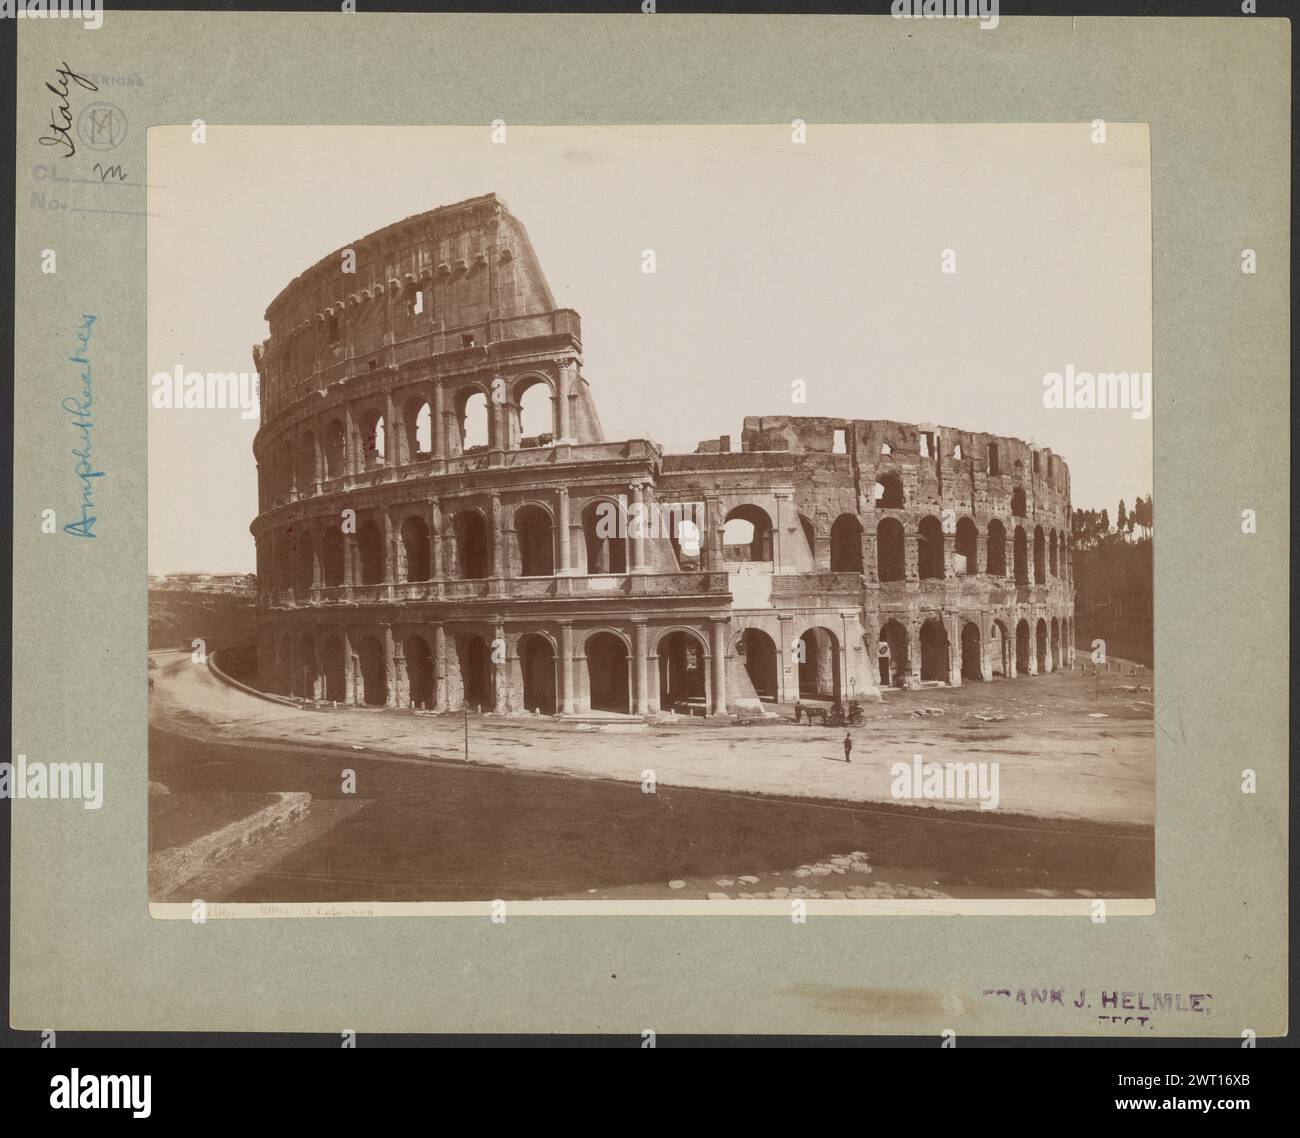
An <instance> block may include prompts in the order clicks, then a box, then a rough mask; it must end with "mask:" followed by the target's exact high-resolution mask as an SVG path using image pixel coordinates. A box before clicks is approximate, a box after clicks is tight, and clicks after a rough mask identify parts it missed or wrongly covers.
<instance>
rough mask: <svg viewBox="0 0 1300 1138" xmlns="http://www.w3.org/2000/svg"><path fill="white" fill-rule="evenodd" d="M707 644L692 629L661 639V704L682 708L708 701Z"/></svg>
mask: <svg viewBox="0 0 1300 1138" xmlns="http://www.w3.org/2000/svg"><path fill="white" fill-rule="evenodd" d="M704 660H705V657H704V645H703V644H702V643H701V641H700V640H699V639H698V638H697V637H695V636H692V635H691V634H690V633H689V632H674V633H671V634H669V635H668V636H665V637H664V638H663V639H662V640H661V641H659V706H660V707H662V708H666V709H674V708H681V709H684V707H683V705H688V704H691V703H695V704H699V705H701V706H702V705H703V703H704V668H705V663H704Z"/></svg>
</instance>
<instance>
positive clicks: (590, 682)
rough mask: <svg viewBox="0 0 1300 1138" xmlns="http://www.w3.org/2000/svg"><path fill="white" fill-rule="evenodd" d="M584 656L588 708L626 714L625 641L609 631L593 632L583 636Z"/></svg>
mask: <svg viewBox="0 0 1300 1138" xmlns="http://www.w3.org/2000/svg"><path fill="white" fill-rule="evenodd" d="M586 656H587V687H588V691H590V693H591V709H592V710H593V711H617V712H619V713H621V714H623V715H627V714H630V712H631V710H632V701H631V694H630V688H629V686H628V668H627V645H626V644H624V643H623V641H622V640H621V639H620V638H619V637H617V636H615V635H614V634H613V633H612V632H597V633H595V634H594V635H592V636H589V637H587V644H586Z"/></svg>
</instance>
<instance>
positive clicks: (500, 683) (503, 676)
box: [491, 618, 510, 715]
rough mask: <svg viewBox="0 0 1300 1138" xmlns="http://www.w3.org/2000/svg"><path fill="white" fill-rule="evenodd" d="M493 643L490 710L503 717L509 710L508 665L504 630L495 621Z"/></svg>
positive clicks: (503, 627)
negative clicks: (497, 657)
mask: <svg viewBox="0 0 1300 1138" xmlns="http://www.w3.org/2000/svg"><path fill="white" fill-rule="evenodd" d="M492 635H493V637H494V639H493V641H492V644H491V651H492V710H493V711H494V712H495V713H496V714H497V715H505V714H506V713H507V712H508V711H509V710H510V685H509V683H508V675H509V673H508V664H507V661H506V657H505V652H504V650H505V644H506V630H505V626H504V625H503V624H502V623H501V620H500V618H498V619H497V622H496V627H495V629H494V630H493V634H492ZM498 649H500V650H501V659H500V661H497V660H496V659H495V657H496V656H497V654H498Z"/></svg>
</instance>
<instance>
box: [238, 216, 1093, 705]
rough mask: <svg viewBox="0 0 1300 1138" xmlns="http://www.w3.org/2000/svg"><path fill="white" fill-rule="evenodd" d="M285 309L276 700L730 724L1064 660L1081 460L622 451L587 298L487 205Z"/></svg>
mask: <svg viewBox="0 0 1300 1138" xmlns="http://www.w3.org/2000/svg"><path fill="white" fill-rule="evenodd" d="M353 269H354V270H355V271H348V270H353ZM266 320H267V322H268V324H269V328H270V335H269V338H268V339H267V340H266V341H265V342H263V343H262V344H260V345H257V346H256V347H255V348H254V352H253V354H254V358H255V360H256V364H257V368H258V372H259V374H260V377H261V398H262V422H261V426H260V429H259V431H258V433H257V437H256V439H255V442H254V447H253V449H254V453H255V455H256V458H257V464H258V486H259V512H258V516H257V518H256V520H255V521H254V522H253V525H252V532H253V535H254V537H255V539H256V542H257V577H258V582H259V596H258V604H259V629H260V633H259V643H258V646H257V647H258V651H257V666H258V670H259V674H260V683H261V685H262V686H263V687H264V688H265V689H266V690H268V691H272V692H276V693H280V694H283V695H290V696H296V697H299V698H302V699H304V700H312V701H325V702H326V703H327V704H330V703H333V702H338V703H346V704H361V705H371V706H376V707H399V708H415V709H417V710H418V709H424V710H428V711H458V710H460V709H461V708H462V707H468V708H471V709H481V710H482V711H484V712H495V713H497V714H532V713H536V712H540V713H541V714H544V715H567V716H583V715H592V714H600V713H605V714H609V713H613V714H622V715H631V716H645V715H651V714H655V713H658V712H678V713H692V714H701V715H707V716H730V715H736V714H740V715H747V714H763V712H764V711H771V710H775V709H776V708H778V707H780V706H781V705H787V706H788V705H790V704H793V703H794V702H795V701H796V700H802V701H804V702H813V701H825V702H834V701H836V700H840V699H844V700H878V699H880V698H881V692H882V690H886V689H890V688H917V687H923V686H926V685H930V684H951V685H957V684H962V683H969V682H973V681H991V680H995V679H1001V678H1005V679H1008V680H1010V679H1012V678H1014V677H1015V676H1017V675H1020V674H1023V673H1030V674H1034V673H1040V672H1045V671H1051V670H1053V669H1055V668H1057V667H1059V666H1061V665H1062V664H1063V663H1071V662H1072V657H1073V647H1072V646H1073V609H1072V593H1073V590H1072V582H1071V569H1070V542H1069V532H1070V525H1069V522H1070V478H1069V470H1068V469H1067V467H1066V465H1065V463H1064V462H1062V461H1061V459H1060V458H1059V457H1057V456H1056V455H1054V454H1053V453H1052V452H1051V451H1050V450H1047V449H1037V448H1035V447H1033V446H1031V445H1030V444H1027V443H1025V442H1022V441H1020V440H1018V439H1013V438H1006V437H1003V436H998V435H990V434H981V433H975V432H971V431H962V430H956V429H953V428H949V427H942V426H938V425H934V424H928V423H922V424H912V423H897V422H889V421H881V420H876V419H835V418H813V417H801V416H787V415H779V416H770V417H768V416H763V417H748V418H746V419H745V420H744V427H743V430H742V432H741V436H740V440H739V444H740V445H739V447H738V448H737V447H735V446H733V442H732V440H731V439H730V438H729V437H728V436H725V435H724V436H722V437H720V438H716V439H710V440H708V441H706V442H702V443H700V445H699V446H698V447H697V448H696V450H695V453H693V454H665V453H664V452H663V449H662V448H661V447H660V446H659V445H658V444H656V443H655V442H653V441H651V440H650V439H645V438H633V439H623V440H619V441H608V440H606V438H605V435H604V432H603V431H602V430H601V425H600V419H599V417H598V416H597V413H596V405H595V401H594V398H593V392H592V389H591V386H590V385H589V384H588V382H587V380H586V379H585V378H584V376H583V370H582V331H581V322H580V320H579V317H578V313H577V312H575V311H573V310H571V309H565V308H557V307H556V305H555V301H554V299H553V297H552V295H551V290H550V288H549V286H548V285H547V282H546V278H545V276H544V275H543V273H542V270H541V266H540V265H539V263H538V260H537V257H536V255H535V254H534V252H533V248H532V246H531V244H530V243H529V239H528V234H527V233H526V232H525V230H524V227H523V225H521V224H520V222H519V221H518V220H517V219H516V218H515V217H513V216H512V215H511V213H510V212H509V210H508V209H507V207H506V205H505V203H504V202H502V201H501V200H500V199H498V198H497V197H496V196H495V195H493V194H488V195H486V196H484V197H479V198H474V199H471V200H469V201H464V202H460V203H458V204H456V205H449V206H443V207H441V208H439V209H435V210H432V211H430V212H428V213H423V214H420V215H418V216H415V217H411V218H408V219H407V220H405V221H401V222H398V223H396V224H394V225H390V226H388V227H387V228H385V229H381V230H379V231H378V232H377V233H372V234H371V235H370V236H368V237H364V238H362V239H360V240H358V241H354V242H353V243H352V244H351V245H350V246H348V247H347V248H345V249H340V250H339V251H338V252H336V253H333V254H331V255H330V256H327V257H325V258H323V259H322V260H321V261H320V262H318V263H317V264H316V265H314V266H312V267H311V268H309V269H307V270H306V271H305V272H304V273H302V275H301V276H299V277H298V278H297V279H296V280H294V281H293V282H292V283H291V284H289V285H288V287H287V288H285V289H284V291H283V292H281V293H280V295H279V296H278V297H276V299H275V300H274V301H273V302H272V303H271V305H270V307H269V308H268V309H267V312H266ZM680 394H685V393H684V392H683V393H680ZM530 432H531V433H530Z"/></svg>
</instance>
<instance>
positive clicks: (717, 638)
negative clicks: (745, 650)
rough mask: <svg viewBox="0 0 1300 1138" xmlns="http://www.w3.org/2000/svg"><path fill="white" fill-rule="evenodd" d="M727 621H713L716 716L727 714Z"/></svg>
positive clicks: (713, 707) (714, 709)
mask: <svg viewBox="0 0 1300 1138" xmlns="http://www.w3.org/2000/svg"><path fill="white" fill-rule="evenodd" d="M728 624H729V622H728V621H726V620H715V621H713V706H712V711H713V714H714V715H726V714H727V626H728Z"/></svg>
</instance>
